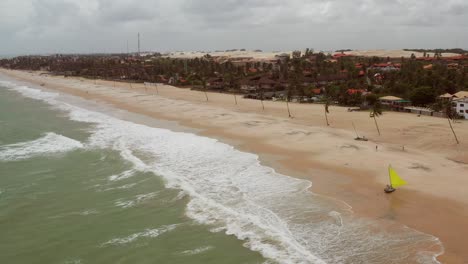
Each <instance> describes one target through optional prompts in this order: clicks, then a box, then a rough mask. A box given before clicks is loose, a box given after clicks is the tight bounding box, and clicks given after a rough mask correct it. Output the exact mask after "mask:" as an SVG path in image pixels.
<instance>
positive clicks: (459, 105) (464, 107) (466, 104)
mask: <svg viewBox="0 0 468 264" xmlns="http://www.w3.org/2000/svg"><path fill="white" fill-rule="evenodd" d="M452 106H453V108H454V110H455V111H456V113H457V114H458V115H460V116H463V118H465V119H468V97H465V98H460V99H455V100H453V101H452Z"/></svg>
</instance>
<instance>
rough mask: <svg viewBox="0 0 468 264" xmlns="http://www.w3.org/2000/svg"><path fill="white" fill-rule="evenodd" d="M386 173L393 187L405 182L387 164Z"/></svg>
mask: <svg viewBox="0 0 468 264" xmlns="http://www.w3.org/2000/svg"><path fill="white" fill-rule="evenodd" d="M388 173H389V175H390V184H391V186H392V187H393V188H396V187H400V186H403V185H405V184H406V182H405V181H404V180H403V179H402V178H400V176H399V175H398V173H397V172H396V171H395V170H394V169H393V168H392V167H390V166H388Z"/></svg>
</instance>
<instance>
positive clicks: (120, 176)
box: [109, 169, 136, 181]
mask: <svg viewBox="0 0 468 264" xmlns="http://www.w3.org/2000/svg"><path fill="white" fill-rule="evenodd" d="M135 172H136V170H133V169H132V170H126V171H123V172H121V173H119V174H116V175H111V176H109V181H120V180H124V179H127V178H130V177H132V176H133V175H135Z"/></svg>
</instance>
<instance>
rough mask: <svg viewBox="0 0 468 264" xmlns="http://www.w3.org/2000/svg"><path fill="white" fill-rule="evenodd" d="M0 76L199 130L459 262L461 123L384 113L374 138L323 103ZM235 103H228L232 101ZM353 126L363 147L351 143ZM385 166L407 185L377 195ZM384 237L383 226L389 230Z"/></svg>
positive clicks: (464, 145) (355, 117) (466, 256)
mask: <svg viewBox="0 0 468 264" xmlns="http://www.w3.org/2000/svg"><path fill="white" fill-rule="evenodd" d="M0 72H1V73H2V74H5V75H7V76H10V77H12V78H15V79H17V80H20V81H25V82H28V83H32V84H34V85H38V86H42V87H44V88H45V89H48V90H51V91H56V92H60V93H65V94H70V95H74V96H78V97H81V98H84V99H87V100H92V101H96V102H98V103H104V104H108V105H111V106H113V107H116V108H118V109H124V110H126V111H129V112H133V113H137V114H142V115H146V116H150V117H154V118H157V119H162V120H169V121H176V122H178V123H180V124H181V125H183V126H186V127H190V128H193V129H196V130H197V131H198V132H197V133H198V134H200V135H203V136H207V137H210V138H215V139H218V140H220V141H221V142H224V143H227V144H229V145H233V146H235V147H236V149H240V150H242V151H245V152H248V153H255V154H258V155H259V159H260V161H261V163H262V164H263V165H265V166H268V167H271V168H274V169H275V170H277V171H278V172H280V173H282V174H284V175H288V176H292V177H296V178H299V179H305V180H310V181H311V182H312V187H311V191H312V192H313V193H316V194H319V195H323V196H325V197H328V198H330V199H336V200H337V203H338V204H339V203H343V206H347V205H349V206H350V207H351V208H352V209H351V210H352V212H353V213H354V214H356V215H357V216H360V217H363V218H366V219H384V220H385V221H389V222H391V223H397V224H400V225H402V226H408V227H410V228H412V229H414V230H417V231H420V232H424V233H426V234H430V235H433V236H435V237H437V238H439V239H440V241H441V242H442V243H443V247H444V254H443V255H442V256H439V258H438V260H439V261H441V262H443V263H465V262H466V261H468V253H467V252H466V251H465V249H466V244H465V243H464V239H463V238H464V237H466V236H468V222H467V221H466V220H467V219H468V210H467V209H466V208H468V207H467V204H468V193H467V192H466V191H464V190H465V188H466V187H465V186H466V185H467V184H468V178H467V177H466V175H468V151H467V150H468V122H464V121H460V122H457V123H455V124H454V129H455V131H456V132H457V135H458V137H459V139H460V141H461V143H460V144H459V145H457V144H456V143H455V140H454V139H453V136H452V134H451V131H450V128H449V126H448V123H447V120H446V119H443V118H435V117H428V116H420V117H418V116H417V115H412V114H406V113H394V112H385V113H384V114H383V115H382V116H381V117H379V118H377V122H378V123H379V126H380V130H381V133H382V135H381V136H379V135H378V133H377V130H376V128H375V125H374V121H373V119H371V118H369V113H368V112H348V111H347V108H344V107H336V106H332V107H330V114H329V116H328V118H329V121H330V126H329V127H327V126H326V123H325V118H324V108H323V105H319V104H296V103H290V109H291V114H292V115H293V118H288V112H287V108H286V104H285V103H284V102H272V101H265V102H264V105H265V110H263V108H262V105H261V102H260V101H258V100H249V99H243V98H241V97H240V96H237V98H234V95H230V94H218V93H208V98H209V99H208V101H206V99H205V95H204V94H203V93H202V92H199V91H191V90H189V89H181V88H175V87H172V86H166V85H159V86H158V87H157V89H156V88H155V87H149V86H148V87H146V86H145V85H143V84H134V83H133V84H131V85H130V84H128V83H121V82H111V81H103V80H87V79H82V78H64V77H60V76H58V77H54V76H49V75H47V74H45V75H44V74H43V75H41V73H39V72H20V71H7V70H1V71H0ZM236 100H237V105H236V104H235V101H236ZM353 123H354V125H355V127H356V129H357V133H358V134H359V135H360V136H366V137H367V138H369V141H368V142H359V141H355V140H354V137H355V136H356V134H355V131H354V129H353ZM389 164H391V165H392V166H393V167H394V168H395V169H396V170H397V171H398V172H399V173H400V175H401V176H402V177H403V178H405V180H407V181H408V183H409V184H408V185H407V186H405V187H403V188H401V189H399V190H397V192H395V193H394V194H391V195H386V194H384V192H383V187H384V186H385V184H387V183H388V175H387V167H388V165H389ZM389 230H390V232H391V227H389Z"/></svg>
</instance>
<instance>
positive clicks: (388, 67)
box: [370, 62, 401, 71]
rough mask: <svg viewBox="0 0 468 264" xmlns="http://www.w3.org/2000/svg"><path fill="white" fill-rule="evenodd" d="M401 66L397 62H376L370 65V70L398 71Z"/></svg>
mask: <svg viewBox="0 0 468 264" xmlns="http://www.w3.org/2000/svg"><path fill="white" fill-rule="evenodd" d="M400 68H401V64H399V63H395V64H393V63H391V62H389V63H376V64H374V65H372V66H371V67H370V69H371V70H379V71H399V70H400Z"/></svg>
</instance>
